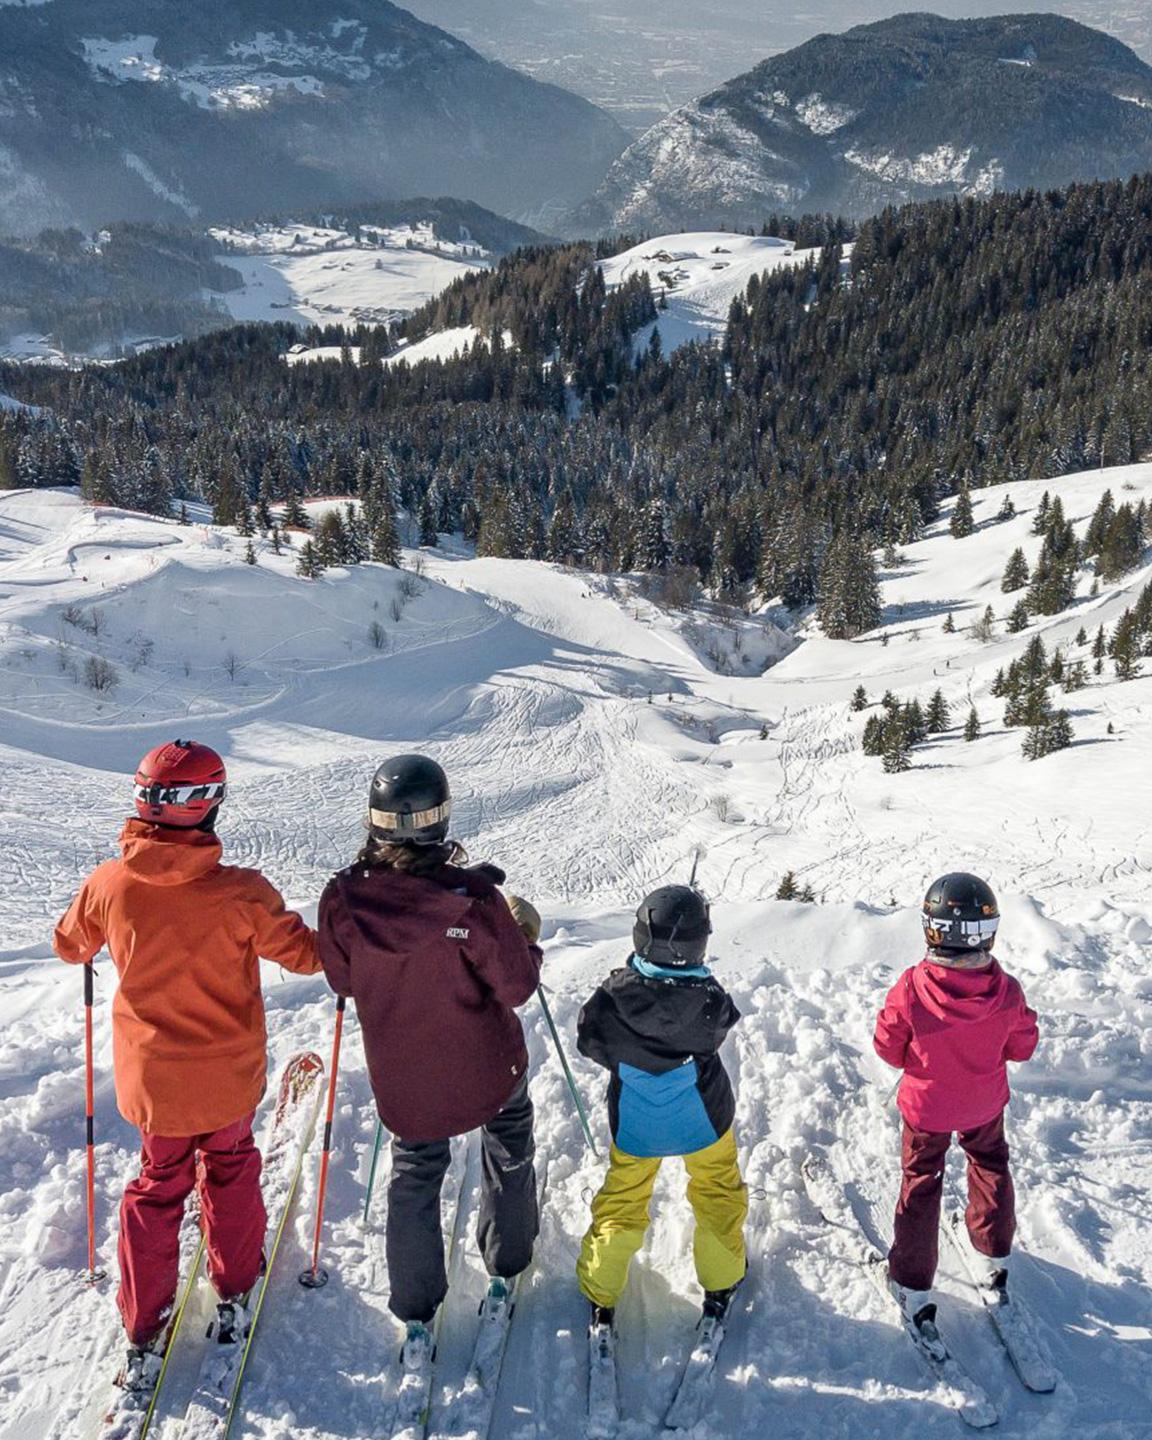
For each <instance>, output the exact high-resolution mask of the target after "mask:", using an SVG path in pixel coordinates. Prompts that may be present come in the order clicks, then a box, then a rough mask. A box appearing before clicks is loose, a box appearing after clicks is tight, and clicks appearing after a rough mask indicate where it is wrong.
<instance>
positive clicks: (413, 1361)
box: [383, 1145, 469, 1440]
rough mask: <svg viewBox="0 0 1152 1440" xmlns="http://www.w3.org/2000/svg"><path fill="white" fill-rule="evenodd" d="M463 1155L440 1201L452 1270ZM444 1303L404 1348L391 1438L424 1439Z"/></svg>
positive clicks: (388, 1425) (411, 1329)
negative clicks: (428, 1323) (445, 1221)
mask: <svg viewBox="0 0 1152 1440" xmlns="http://www.w3.org/2000/svg"><path fill="white" fill-rule="evenodd" d="M461 1148H462V1151H463V1158H462V1160H461V1163H460V1164H459V1166H458V1167H455V1168H454V1169H453V1171H452V1173H451V1178H450V1181H449V1188H448V1191H447V1193H446V1194H445V1195H443V1196H442V1197H441V1201H440V1215H441V1221H442V1222H443V1220H444V1218H445V1217H447V1220H448V1224H447V1226H446V1227H445V1228H446V1230H447V1232H448V1237H449V1238H448V1255H447V1260H446V1270H447V1273H448V1275H449V1276H451V1273H452V1262H453V1258H454V1256H455V1254H456V1250H457V1246H458V1244H459V1238H460V1230H461V1225H462V1220H463V1215H464V1205H463V1203H462V1202H463V1198H464V1186H465V1182H466V1180H467V1175H468V1153H469V1149H468V1146H467V1145H465V1146H464V1147H461ZM443 1315H444V1306H443V1305H441V1306H440V1308H439V1310H438V1311H437V1312H436V1316H435V1318H434V1319H433V1321H432V1323H431V1325H420V1324H416V1323H413V1324H410V1325H409V1326H408V1333H407V1335H406V1336H405V1339H404V1344H403V1346H402V1347H401V1350H400V1383H399V1385H398V1386H397V1387H396V1394H395V1396H394V1398H393V1401H392V1405H391V1408H390V1410H389V1413H388V1416H387V1419H386V1421H385V1425H384V1430H383V1434H384V1436H385V1437H387V1440H424V1437H425V1436H426V1435H427V1434H428V1419H429V1416H430V1414H431V1410H432V1384H433V1380H434V1379H435V1365H436V1343H437V1338H438V1336H439V1334H440V1324H441V1321H442V1319H443Z"/></svg>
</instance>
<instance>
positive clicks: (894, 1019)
mask: <svg viewBox="0 0 1152 1440" xmlns="http://www.w3.org/2000/svg"><path fill="white" fill-rule="evenodd" d="M922 919H923V924H924V935H925V938H926V940H927V942H928V953H927V955H926V956H925V958H924V959H923V960H922V961H921V962H920V963H919V964H918V965H914V966H913V967H912V968H911V969H910V970H906V971H905V972H904V974H903V975H902V976H901V977H900V979H899V980H897V982H896V984H895V985H893V987H892V989H891V991H890V992H889V994H888V998H887V1000H886V1001H885V1004H884V1008H883V1010H882V1011H881V1012H880V1016H879V1018H878V1020H877V1022H876V1036H875V1042H874V1043H875V1046H876V1052H877V1054H878V1055H879V1056H880V1058H881V1059H882V1060H884V1061H886V1062H887V1063H888V1064H889V1065H892V1066H895V1068H896V1069H898V1070H903V1072H904V1075H903V1078H902V1080H901V1081H900V1090H899V1098H898V1101H897V1104H898V1106H899V1109H900V1114H901V1116H902V1117H903V1122H904V1128H903V1141H902V1153H901V1163H902V1167H903V1179H902V1183H901V1189H900V1199H899V1201H898V1203H897V1206H896V1223H895V1238H894V1240H893V1243H892V1249H891V1250H890V1252H889V1255H888V1279H889V1284H890V1285H891V1288H892V1291H893V1293H894V1294H895V1296H896V1298H897V1300H898V1301H899V1302H900V1305H901V1307H902V1309H903V1311H904V1314H905V1316H906V1317H907V1319H908V1320H909V1321H910V1322H911V1323H912V1324H913V1325H914V1326H915V1327H916V1329H918V1330H920V1331H921V1332H927V1333H928V1335H929V1338H931V1331H932V1330H933V1329H934V1327H935V1323H936V1306H935V1304H934V1303H933V1302H932V1284H933V1282H934V1280H935V1277H936V1266H937V1260H938V1246H939V1232H940V1202H941V1196H942V1192H943V1188H944V1168H945V1161H946V1159H947V1155H948V1150H949V1147H950V1145H951V1143H952V1136H953V1133H955V1134H956V1135H957V1138H958V1139H959V1142H960V1148H961V1149H962V1150H963V1151H964V1154H965V1155H966V1156H967V1159H968V1208H967V1210H966V1212H965V1220H966V1222H967V1226H968V1235H969V1238H970V1240H971V1242H972V1247H973V1249H974V1250H975V1251H976V1253H977V1255H978V1256H979V1257H983V1261H984V1264H985V1267H986V1283H987V1285H988V1286H989V1287H991V1288H993V1289H996V1290H999V1291H1002V1292H1003V1294H1004V1296H1005V1297H1006V1296H1007V1285H1008V1264H1009V1255H1010V1253H1011V1250H1012V1241H1013V1237H1014V1235H1015V1232H1016V1204H1015V1193H1014V1191H1013V1187H1012V1174H1011V1170H1010V1168H1009V1154H1008V1142H1007V1140H1006V1138H1005V1134H1004V1111H1005V1108H1006V1106H1007V1104H1008V1099H1009V1091H1008V1066H1007V1062H1008V1061H1010V1060H1012V1061H1023V1060H1028V1059H1030V1058H1031V1056H1032V1054H1033V1052H1034V1051H1035V1049H1036V1045H1037V1041H1038V1038H1039V1032H1038V1029H1037V1025H1036V1015H1035V1012H1034V1011H1032V1010H1030V1009H1029V1008H1028V1005H1027V1004H1026V1002H1025V999H1024V992H1023V990H1022V989H1021V987H1020V984H1019V982H1018V981H1017V980H1015V979H1014V978H1013V977H1012V976H1011V975H1008V974H1006V973H1005V971H1004V970H1002V969H1001V967H1000V964H999V962H998V961H997V960H996V958H995V957H994V955H993V954H992V947H993V945H994V944H995V941H996V935H997V932H998V930H999V926H1000V910H999V907H998V905H997V903H996V897H995V895H994V894H993V893H992V890H991V889H990V887H989V886H988V885H987V884H986V883H985V882H984V881H983V880H980V879H977V877H976V876H975V875H965V874H953V875H945V876H943V878H941V879H940V880H937V881H936V883H935V884H934V885H933V886H932V887H931V889H929V891H928V894H927V896H926V897H925V900H924V905H923V910H922Z"/></svg>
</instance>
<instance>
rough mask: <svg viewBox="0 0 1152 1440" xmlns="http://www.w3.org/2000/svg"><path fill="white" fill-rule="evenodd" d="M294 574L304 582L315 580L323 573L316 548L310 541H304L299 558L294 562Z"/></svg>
mask: <svg viewBox="0 0 1152 1440" xmlns="http://www.w3.org/2000/svg"><path fill="white" fill-rule="evenodd" d="M296 573H297V575H299V576H301V577H302V578H303V579H304V580H317V579H319V577H320V576H321V575H323V573H324V566H323V565H322V564H321V562H320V557H319V555H317V553H316V546H315V545H314V544H313V543H312V541H311V540H305V542H304V544H303V547H302V548H301V550H300V558H299V560H298V561H297V562H296Z"/></svg>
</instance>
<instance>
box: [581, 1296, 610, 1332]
mask: <svg viewBox="0 0 1152 1440" xmlns="http://www.w3.org/2000/svg"><path fill="white" fill-rule="evenodd" d="M588 1303H589V1307H590V1315H589V1319H588V1329H589V1330H590V1331H592V1332H593V1333H595V1331H597V1330H608V1331H610V1332H615V1329H616V1311H615V1310H614V1309H613V1308H612V1306H611V1305H596V1304H593V1303H592V1302H591V1301H589V1302H588Z"/></svg>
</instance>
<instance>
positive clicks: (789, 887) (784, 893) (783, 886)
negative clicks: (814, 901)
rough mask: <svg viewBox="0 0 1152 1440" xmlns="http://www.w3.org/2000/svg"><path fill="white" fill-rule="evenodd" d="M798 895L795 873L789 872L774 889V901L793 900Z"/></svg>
mask: <svg viewBox="0 0 1152 1440" xmlns="http://www.w3.org/2000/svg"><path fill="white" fill-rule="evenodd" d="M799 894H800V887H799V886H798V885H797V884H796V873H795V871H793V870H789V871H788V872H787V873H786V874H785V876H784V878H783V879H782V880H781V881H780V884H779V885H778V886H777V887H776V899H777V900H795V899H796V898H797V896H798V895H799Z"/></svg>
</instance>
